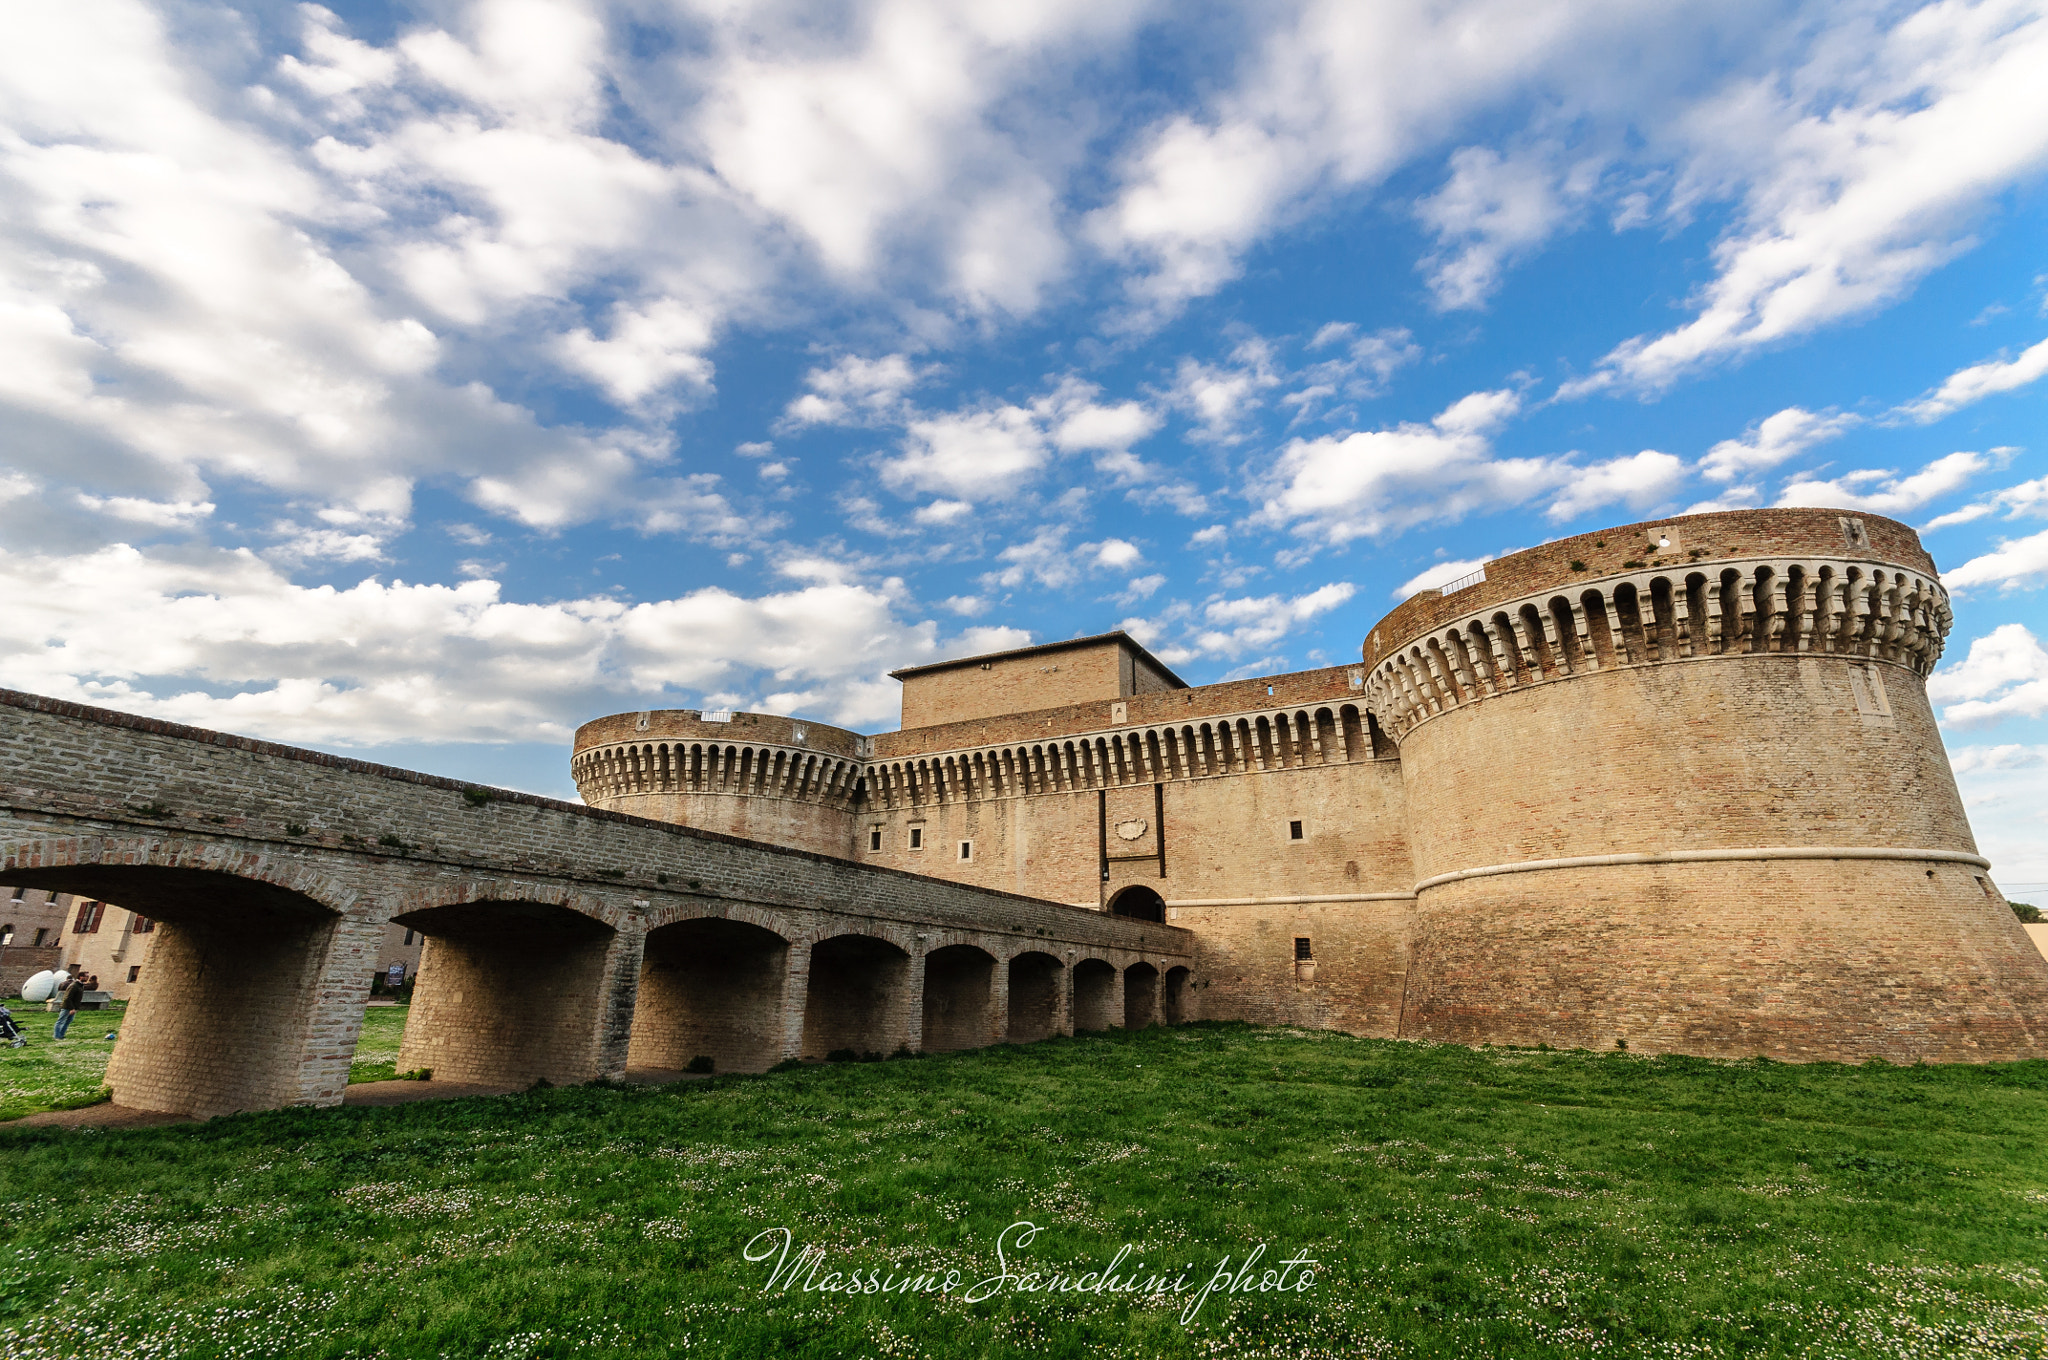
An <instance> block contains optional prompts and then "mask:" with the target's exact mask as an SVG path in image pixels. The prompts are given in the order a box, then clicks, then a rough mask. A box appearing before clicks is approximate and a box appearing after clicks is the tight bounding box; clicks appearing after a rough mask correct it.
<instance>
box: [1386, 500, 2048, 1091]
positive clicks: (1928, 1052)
mask: <svg viewBox="0 0 2048 1360" xmlns="http://www.w3.org/2000/svg"><path fill="white" fill-rule="evenodd" d="M1950 621H1951V615H1950V611H1949V604H1948V597H1947V593H1946V592H1945V591H1944V590H1943V589H1942V587H1941V584H1940V582H1939V580H1938V579H1937V578H1936V575H1935V570H1934V563H1933V561H1932V559H1931V558H1929V556H1928V555H1927V552H1926V550H1925V549H1923V548H1922V547H1921V546H1920V541H1919V538H1918V536H1917V535H1915V534H1914V532H1913V531H1912V530H1911V529H1910V528H1908V527H1907V526H1905V525H1903V524H1898V523H1894V522H1893V521H1891V520H1886V519H1880V518H1877V517H1874V516H1870V515H1861V516H1858V515H1852V514H1846V513H1840V512H1836V511H1829V510H1750V511H1734V512H1730V513H1726V514H1713V515H1694V516H1685V517H1681V518H1677V519H1671V520H1663V521H1655V522H1649V523H1644V524H1635V525H1629V526H1626V527H1624V528H1617V529H1609V530H1605V531H1603V532H1600V533H1595V534H1584V535H1581V536H1579V537H1576V538H1568V539H1564V540H1562V541H1560V542H1556V543H1551V544H1546V545H1544V546H1543V547H1540V548H1534V549H1531V550H1530V551H1528V552H1523V553H1517V554H1515V555H1513V556H1511V557H1506V558H1502V559H1500V560H1498V561H1495V562H1489V563H1487V564H1486V569H1485V576H1484V579H1483V580H1476V581H1475V580H1472V579H1471V578H1467V580H1465V581H1462V582H1454V583H1453V584H1452V586H1450V587H1446V589H1445V591H1444V592H1441V593H1440V592H1437V591H1430V592H1427V593H1425V594H1422V595H1418V596H1415V597H1414V598H1412V599H1410V600H1408V601H1407V602H1406V603H1404V604H1402V605H1401V606H1400V607H1399V608H1397V609H1395V610H1394V611H1393V612H1392V613H1391V614H1389V615H1387V616H1386V618H1384V619H1383V620H1381V622H1380V623H1379V625H1378V626H1377V627H1375V628H1374V629H1373V630H1372V633H1371V634H1370V636H1368V638H1367V639H1366V642H1365V648H1364V656H1365V662H1366V665H1367V666H1368V668H1369V670H1370V674H1369V678H1368V680H1367V691H1366V697H1367V703H1368V706H1369V707H1370V708H1371V710H1372V712H1373V714H1374V715H1375V716H1376V717H1377V718H1378V720H1379V723H1380V725H1381V727H1382V728H1384V729H1385V730H1386V732H1387V733H1388V734H1390V735H1391V736H1392V737H1393V738H1394V739H1395V740H1396V741H1397V742H1398V743H1399V746H1400V754H1401V764H1402V776H1403V782H1404V784H1405V786H1406V789H1407V795H1408V819H1409V826H1410V832H1411V837H1412V844H1413V851H1414V858H1415V876H1416V879H1417V888H1416V906H1415V934H1414V945H1413V954H1412V956H1411V959H1410V964H1409V973H1408V979H1407V988H1406V995H1405V998H1404V1001H1403V1005H1402V1021H1401V1033H1402V1034H1404V1035H1412V1036H1415V1037H1418V1038H1433V1039H1445V1040H1452V1041H1457V1042H1463V1043H1480V1042H1488V1041H1491V1042H1506V1043H1526V1044H1534V1043H1538V1042H1546V1043H1551V1044H1558V1045H1566V1046H1583V1047H1588V1048H1601V1049H1606V1048H1614V1047H1618V1046H1622V1045H1626V1046H1627V1047H1629V1048H1631V1049H1636V1050H1643V1051H1649V1052H1659V1051H1678V1052H1687V1053H1699V1054H1719V1055H1726V1056H1745V1055H1751V1054H1759V1053H1761V1054H1764V1055H1767V1056H1770V1057H1775V1058H1786V1059H1845V1060H1857V1059H1862V1058H1867V1057H1873V1056H1881V1057H1886V1058H1890V1059H1893V1060H1900V1061H1911V1060H1913V1059H1916V1058H1923V1057H1924V1058H1927V1059H1930V1060H1959V1059H1960V1060H1968V1059H1980V1060H1982V1059H2003V1058H2017V1057H2038V1056H2042V1055H2043V1054H2044V1053H2048V962H2044V960H2043V959H2042V957H2041V956H2040V954H2039V953H2038V952H2037V951H2036V950H2035V949H2034V948H2033V947H2032V945H2031V943H2030V942H2029V941H2028V940H2027V938H2026V935H2025V932H2024V931H2022V930H2021V928H2020V927H2019V925H2018V923H2017V922H2016V921H2015V919H2014V917H2013V915H2012V913H2011V911H2009V910H2008V909H2007V908H2006V906H2005V903H2004V898H2003V895H2002V894H2000V893H1999V892H1998V891H1997V889H1996V888H1995V887H1994V886H1993V885H1992V883H1991V881H1990V878H1989V876H1988V866H1987V863H1986V861H1985V860H1984V859H1983V858H1981V857H1980V856H1979V855H1978V854H1977V847H1976V844H1975V842H1974V841H1973V840H1972V838H1971V835H1970V827H1969V822H1968V820H1967V819H1966V818H1965V816H1964V813H1963V806H1962V800H1961V798H1960V797H1959V796H1958V795H1957V792H1956V786H1955V780H1954V778H1953V776H1952V774H1951V772H1950V770H1949V765H1948V760H1947V757H1946V755H1945V753H1944V751H1943V749H1942V743H1941V737H1940V734H1939V733H1938V732H1937V731H1936V729H1935V723H1934V715H1933V712H1932V710H1931V709H1930V708H1929V706H1928V701H1927V693H1926V685H1925V678H1926V676H1927V674H1928V672H1929V671H1930V670H1932V669H1933V667H1934V664H1935V662H1936V660H1937V659H1938V658H1939V657H1940V655H1941V649H1942V641H1943V638H1944V637H1945V636H1946V634H1947V632H1948V629H1949V625H1950Z"/></svg>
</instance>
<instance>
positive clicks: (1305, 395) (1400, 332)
mask: <svg viewBox="0 0 2048 1360" xmlns="http://www.w3.org/2000/svg"><path fill="white" fill-rule="evenodd" d="M1337 346H1341V347H1342V348H1341V350H1340V351H1339V352H1338V353H1337V354H1336V355H1334V356H1332V357H1331V358H1328V359H1321V360H1317V361H1315V362H1313V363H1310V364H1307V365H1306V366H1304V367H1303V368H1302V369H1301V370H1300V371H1299V372H1297V373H1295V374H1293V375H1291V376H1290V378H1289V383H1290V385H1294V390H1293V391H1291V392H1289V393H1287V394H1286V395H1285V396H1283V397H1281V398H1280V405H1281V406H1283V407H1286V408H1288V409H1291V410H1292V411H1293V412H1294V417H1293V419H1292V421H1290V422H1289V423H1290V425H1297V424H1300V423H1301V422H1302V421H1304V420H1311V419H1317V418H1321V419H1324V420H1334V419H1336V418H1338V417H1339V416H1340V415H1346V414H1351V413H1352V412H1353V411H1354V409H1355V408H1354V407H1352V406H1350V405H1348V404H1347V403H1351V402H1359V401H1367V400H1370V399H1371V398H1373V397H1377V396H1379V395H1380V394H1381V393H1382V392H1384V391H1386V389H1387V384H1388V382H1389V381H1390V380H1391V379H1392V378H1393V376H1394V374H1395V373H1397V372H1399V371H1400V370H1401V369H1402V368H1404V367H1406V366H1407V365H1408V364H1411V363H1414V362H1415V361H1416V360H1417V359H1419V358H1421V357H1422V347H1421V346H1420V345H1417V344H1416V343H1415V340H1414V337H1413V336H1412V335H1411V334H1410V333H1409V331H1408V330H1407V328H1406V327H1403V326H1389V327H1386V328H1384V329H1381V330H1378V331H1374V332H1372V333H1371V334H1369V335H1360V334H1358V327H1356V326H1354V325H1352V324H1350V323H1349V322H1338V321H1333V322H1331V323H1330V324H1328V325H1326V326H1324V327H1323V328H1322V329H1320V330H1318V331H1317V332H1316V333H1315V335H1314V337H1313V338H1311V339H1310V340H1309V342H1308V350H1309V352H1310V353H1311V354H1314V353H1318V352H1320V351H1323V350H1326V349H1331V348H1334V347H1337Z"/></svg>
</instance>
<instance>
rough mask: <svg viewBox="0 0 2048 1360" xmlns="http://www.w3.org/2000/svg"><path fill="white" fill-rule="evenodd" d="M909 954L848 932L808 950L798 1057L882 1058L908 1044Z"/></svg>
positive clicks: (877, 939) (879, 939) (882, 941)
mask: <svg viewBox="0 0 2048 1360" xmlns="http://www.w3.org/2000/svg"><path fill="white" fill-rule="evenodd" d="M910 1001H911V996H910V954H909V953H908V951H906V950H905V949H904V948H903V947H902V946H901V945H898V944H895V943H893V942H892V941H889V940H886V939H883V938H882V937H880V936H878V935H867V934H860V933H855V932H849V933H847V934H842V935H833V936H831V937H829V938H827V939H822V940H819V941H817V942H816V943H815V944H813V945H812V946H811V949H810V970H809V975H808V977H807V978H806V979H805V984H804V1027H803V1043H802V1051H803V1056H805V1057H807V1058H829V1057H831V1056H832V1055H833V1054H835V1053H844V1052H849V1051H850V1052H852V1053H854V1054H855V1055H857V1056H860V1057H867V1056H868V1055H870V1054H876V1055H880V1056H883V1057H887V1056H888V1055H889V1054H891V1053H894V1052H895V1051H896V1050H897V1049H898V1048H901V1047H902V1046H903V1045H904V1044H906V1043H907V1042H908V1041H909V1034H910V1029H909V1021H910Z"/></svg>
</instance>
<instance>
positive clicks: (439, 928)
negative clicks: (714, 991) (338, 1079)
mask: <svg viewBox="0 0 2048 1360" xmlns="http://www.w3.org/2000/svg"><path fill="white" fill-rule="evenodd" d="M397 920H398V922H399V924H401V925H406V926H410V927H412V928H414V929H416V930H420V931H423V932H425V934H426V936H427V943H426V948H425V950H424V952H423V953H422V955H421V957H420V973H419V983H418V985H417V987H416V988H415V990H414V992H413V999H412V1011H411V1014H410V1015H409V1016H408V1017H407V1020H406V1026H405V1041H404V1043H403V1044H402V1045H401V1047H400V1049H399V1057H398V1066H399V1069H400V1070H401V1071H405V1070H409V1069H417V1068H427V1069H429V1070H431V1071H432V1072H433V1074H434V1077H435V1079H436V1080H437V1081H459V1082H470V1083H475V1084H478V1085H486V1086H526V1085H530V1084H531V1083H533V1082H535V1081H538V1080H543V1079H544V1080H547V1081H550V1082H553V1083H555V1084H556V1085H558V1086H559V1085H569V1084H573V1083H577V1082H585V1081H590V1080H593V1079H595V1078H597V1077H620V1076H624V1075H625V1070H626V1053H627V1044H628V1041H629V1037H630V1035H631V1032H632V1019H631V1017H632V1012H633V996H634V992H635V990H636V989H637V985H638V982H639V973H640V949H641V941H642V938H643V937H642V936H640V935H639V934H638V933H637V932H623V931H615V930H613V929H612V928H611V927H609V926H607V925H605V924H604V923H603V922H601V921H596V920H593V919H592V918H590V917H588V916H584V915H582V914H580V913H578V912H574V911H571V910H569V909H567V908H564V907H554V906H548V905H544V904H538V903H529V902H489V903H484V902H467V903H462V904H458V905H453V906H445V907H434V908H431V909H428V910H424V911H417V912H411V913H408V914H406V915H404V916H400V917H398V918H397Z"/></svg>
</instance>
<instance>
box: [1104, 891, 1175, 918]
mask: <svg viewBox="0 0 2048 1360" xmlns="http://www.w3.org/2000/svg"><path fill="white" fill-rule="evenodd" d="M1109 911H1110V914H1111V915H1112V916H1128V917H1130V918H1131V919H1132V920H1134V921H1164V920H1165V919H1166V899H1165V898H1163V897H1161V896H1160V895H1159V894H1158V893H1156V892H1154V891H1152V889H1150V888H1148V887H1146V886H1145V885H1144V884H1142V883H1133V884H1132V885H1131V886H1130V887H1128V888H1125V889H1124V890H1123V891H1121V892H1119V893H1118V894H1117V895H1116V896H1115V897H1112V898H1110V899H1109Z"/></svg>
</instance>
